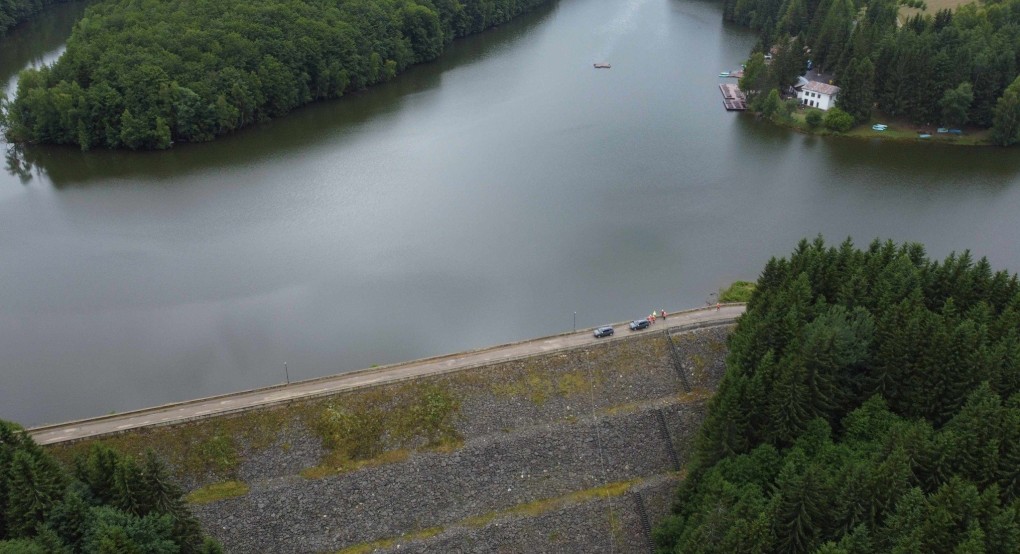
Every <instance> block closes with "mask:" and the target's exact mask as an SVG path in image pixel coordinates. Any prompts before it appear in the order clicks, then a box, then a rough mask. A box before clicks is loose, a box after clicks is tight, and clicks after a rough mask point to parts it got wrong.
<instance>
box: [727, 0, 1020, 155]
mask: <svg viewBox="0 0 1020 554" xmlns="http://www.w3.org/2000/svg"><path fill="white" fill-rule="evenodd" d="M900 4H904V2H902V1H898V0H814V1H805V0H725V4H724V11H723V16H724V18H726V19H727V20H730V21H735V22H738V23H742V24H744V25H748V26H750V27H752V28H754V29H757V30H759V31H760V33H761V40H760V43H759V45H758V47H757V50H759V51H768V50H770V49H773V48H778V49H779V50H782V49H784V48H785V46H786V45H787V44H789V41H790V40H791V37H792V38H794V39H798V40H799V41H800V42H801V43H802V44H803V46H804V47H806V48H807V52H808V54H807V57H808V58H810V59H811V61H812V62H813V64H814V65H815V66H816V67H819V68H822V69H824V70H825V71H827V72H831V73H833V74H834V75H835V84H837V85H839V86H840V87H842V88H843V91H844V93H845V94H841V95H840V98H839V102H840V104H841V107H842V108H843V109H844V110H845V111H847V112H848V113H850V114H851V115H853V116H854V118H855V119H856V120H857V121H863V120H866V119H867V117H868V115H869V114H870V111H871V108H872V105H875V106H877V107H878V108H879V109H880V110H882V111H883V112H885V113H886V114H888V115H891V116H900V117H904V118H906V119H909V120H911V121H913V122H915V123H918V124H934V123H940V124H945V125H949V126H952V125H958V124H960V122H969V123H971V124H974V125H978V126H981V127H993V125H994V124H995V121H994V119H995V118H996V117H997V111H996V108H997V104H998V101H999V99H1000V98H1002V97H1003V96H1004V94H1005V93H1006V89H1007V87H1008V86H1009V85H1010V84H1011V83H1012V82H1013V81H1014V80H1015V79H1016V78H1017V76H1018V71H1020V0H996V1H984V2H980V3H973V4H966V5H963V6H960V7H959V8H957V10H956V11H955V12H951V11H949V10H940V11H938V12H936V13H935V14H925V15H915V16H913V17H911V18H909V19H907V20H906V21H905V22H904V23H903V24H902V25H898V24H897V13H898V7H899V5H900ZM774 71H777V70H774ZM782 72H783V73H784V74H785V73H786V72H787V70H786V69H784V70H783V71H782ZM776 81H777V83H776V84H777V86H778V87H784V86H789V85H791V84H793V83H792V80H791V79H790V78H788V77H786V78H780V79H776ZM763 92H767V89H766V90H764V91H763ZM1010 102H1012V100H1011V99H1009V98H1007V100H1006V103H1007V105H1011V104H1009V103H1010ZM1003 111H1009V109H1008V108H1002V109H1000V110H999V112H1003ZM998 117H999V118H1000V119H1003V120H1004V121H1005V120H1008V117H1005V116H1003V115H1001V114H999V115H998ZM1003 134H1004V135H1005V136H1008V134H1009V130H1008V129H1006V130H1005V132H1004V133H1003ZM999 142H1000V143H1007V142H1009V141H1008V140H1000V141H999Z"/></svg>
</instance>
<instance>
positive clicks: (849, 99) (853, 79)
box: [838, 57, 875, 123]
mask: <svg viewBox="0 0 1020 554" xmlns="http://www.w3.org/2000/svg"><path fill="white" fill-rule="evenodd" d="M840 85H841V88H840V91H839V100H838V104H839V107H840V108H841V109H842V110H843V111H845V112H846V113H848V114H850V115H852V116H853V118H854V122H855V123H863V122H865V121H868V120H869V119H870V118H871V109H872V106H874V104H875V66H874V64H872V63H871V60H870V59H869V58H867V57H865V58H863V59H861V60H858V59H856V58H855V59H854V60H853V61H851V62H850V67H849V68H848V70H847V76H846V78H845V79H842V80H841V81H840Z"/></svg>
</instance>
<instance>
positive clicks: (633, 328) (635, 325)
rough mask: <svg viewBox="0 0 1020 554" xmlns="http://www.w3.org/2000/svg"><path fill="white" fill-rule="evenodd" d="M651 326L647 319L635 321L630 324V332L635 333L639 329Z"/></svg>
mask: <svg viewBox="0 0 1020 554" xmlns="http://www.w3.org/2000/svg"><path fill="white" fill-rule="evenodd" d="M651 324H652V323H651V322H650V321H648V320H647V319H635V320H634V321H631V322H630V330H631V331H637V330H639V329H645V328H647V327H648V326H649V325H651Z"/></svg>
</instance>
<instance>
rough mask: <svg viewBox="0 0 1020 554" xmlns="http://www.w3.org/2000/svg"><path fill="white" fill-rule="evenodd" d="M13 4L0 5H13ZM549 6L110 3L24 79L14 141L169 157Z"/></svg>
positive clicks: (317, 0)
mask: <svg viewBox="0 0 1020 554" xmlns="http://www.w3.org/2000/svg"><path fill="white" fill-rule="evenodd" d="M3 1H5V0H0V2H3ZM546 1H547V0H104V1H101V2H98V3H96V4H94V5H92V6H90V7H89V8H88V10H87V11H86V13H85V16H84V17H83V18H82V20H81V21H79V22H78V23H77V24H76V25H75V27H74V30H73V31H72V33H71V37H70V38H69V39H68V43H67V51H66V52H65V54H64V55H63V56H61V58H60V59H59V60H58V61H57V62H56V63H55V64H54V65H53V66H52V67H43V68H40V69H38V70H36V69H28V70H25V71H23V72H22V73H21V75H20V80H19V82H18V90H17V95H16V97H15V98H14V99H9V101H8V102H7V106H6V108H7V109H6V121H5V122H2V123H3V124H4V126H5V127H6V134H7V137H8V138H9V139H10V140H12V141H14V142H30V143H52V144H76V145H78V146H79V147H80V148H81V149H82V150H89V149H91V148H130V149H165V148H169V147H171V146H172V145H173V144H174V143H179V142H201V141H208V140H212V139H213V138H214V137H216V136H219V135H223V134H226V133H230V132H231V131H234V130H236V129H240V128H242V127H246V126H249V125H253V124H255V123H258V122H262V121H267V120H269V119H271V118H274V117H278V116H281V115H283V114H286V113H287V112H289V111H291V110H293V109H294V108H296V107H298V106H301V105H303V104H307V103H309V102H313V101H316V100H322V99H329V98H337V97H340V96H343V95H344V94H346V93H348V92H350V91H355V90H359V89H363V88H365V87H368V86H370V85H372V84H375V83H379V82H381V81H386V80H388V79H391V78H392V77H394V76H395V75H396V74H397V73H399V72H401V71H402V70H404V69H406V68H407V67H408V66H410V65H412V64H416V63H421V62H427V61H430V60H433V59H435V58H436V57H437V56H439V55H440V54H441V53H442V52H443V50H444V49H445V48H446V46H447V45H449V44H450V42H452V41H453V40H454V39H455V38H458V37H462V36H465V35H468V34H471V33H476V32H479V31H482V30H485V29H487V28H489V27H492V26H493V25H498V24H500V23H504V22H506V21H509V20H510V19H512V18H514V17H516V16H518V15H520V14H522V13H524V12H526V11H529V10H531V9H533V8H535V7H537V6H538V5H540V4H542V3H544V2H546Z"/></svg>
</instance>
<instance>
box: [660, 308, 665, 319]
mask: <svg viewBox="0 0 1020 554" xmlns="http://www.w3.org/2000/svg"><path fill="white" fill-rule="evenodd" d="M659 312H660V313H661V314H662V320H663V321H666V310H659Z"/></svg>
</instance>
